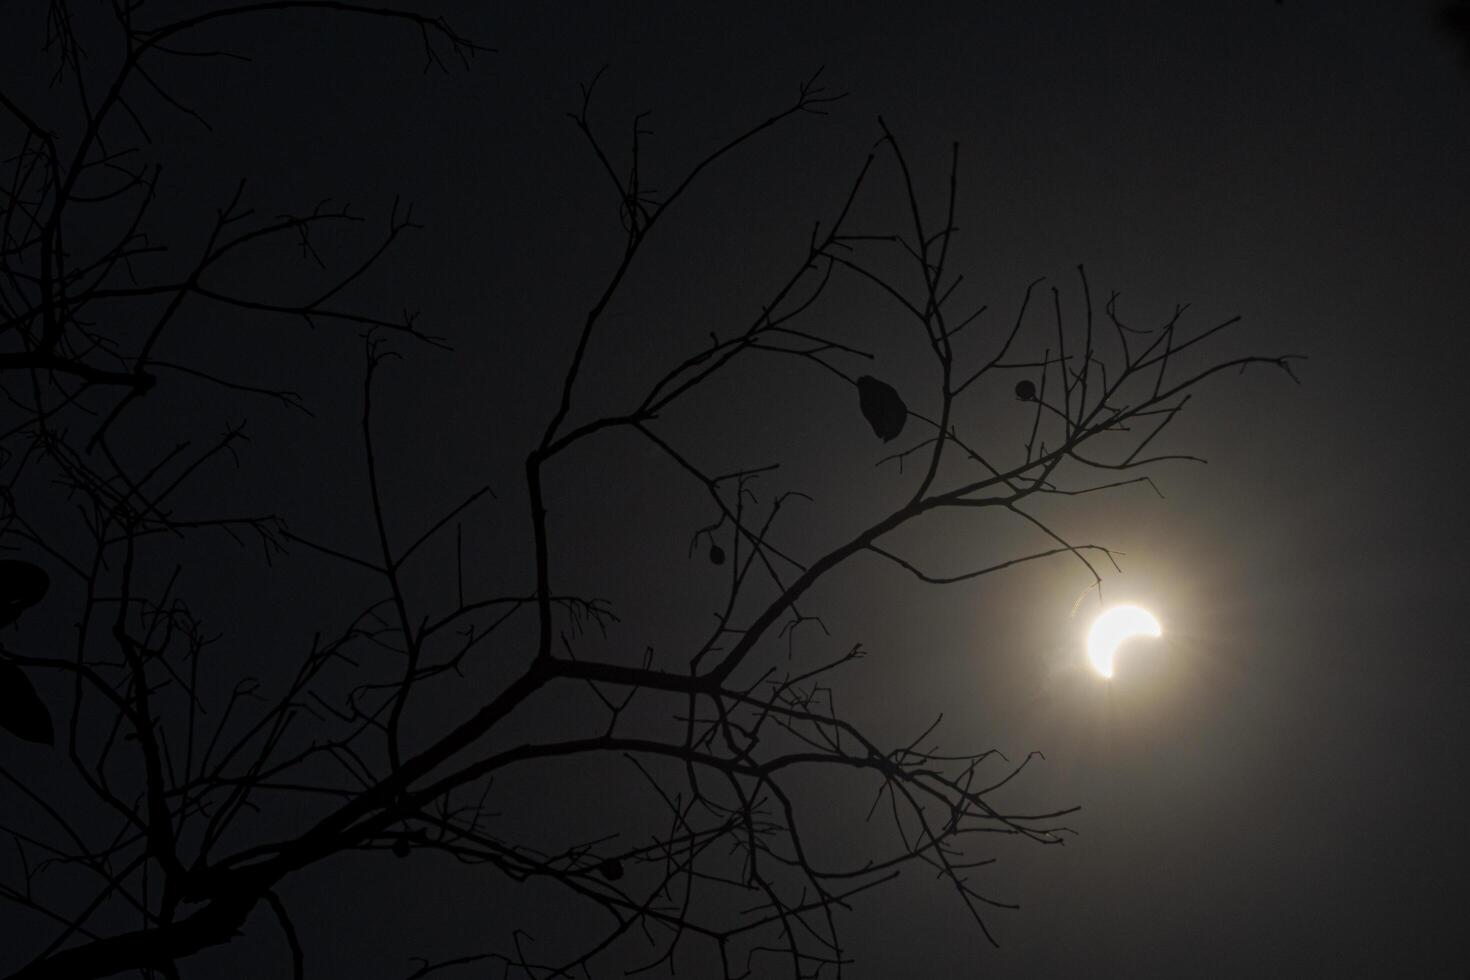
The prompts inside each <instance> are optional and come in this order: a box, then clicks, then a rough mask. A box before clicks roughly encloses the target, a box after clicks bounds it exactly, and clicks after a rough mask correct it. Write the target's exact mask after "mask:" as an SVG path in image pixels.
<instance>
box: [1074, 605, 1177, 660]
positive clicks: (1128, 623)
mask: <svg viewBox="0 0 1470 980" xmlns="http://www.w3.org/2000/svg"><path fill="white" fill-rule="evenodd" d="M1163 632H1164V631H1163V630H1162V629H1161V628H1160V627H1159V621H1158V620H1157V619H1154V618H1153V616H1152V615H1150V614H1149V612H1148V611H1147V610H1145V609H1140V608H1138V607H1137V606H1114V607H1113V608H1111V609H1109V610H1108V611H1107V612H1105V613H1103V614H1102V615H1101V616H1099V617H1097V620H1096V621H1095V622H1094V623H1093V624H1092V629H1091V630H1089V631H1088V633H1087V659H1088V660H1090V661H1092V666H1093V669H1094V670H1096V671H1097V672H1098V673H1099V674H1101V675H1103V676H1104V677H1112V676H1113V654H1114V653H1115V652H1116V651H1117V649H1118V646H1119V644H1121V643H1122V642H1123V641H1124V640H1127V639H1128V638H1129V637H1133V636H1160V635H1162V634H1163Z"/></svg>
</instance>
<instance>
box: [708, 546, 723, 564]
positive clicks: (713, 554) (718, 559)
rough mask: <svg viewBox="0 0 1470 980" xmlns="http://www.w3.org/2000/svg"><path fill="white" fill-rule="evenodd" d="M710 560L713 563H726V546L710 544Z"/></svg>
mask: <svg viewBox="0 0 1470 980" xmlns="http://www.w3.org/2000/svg"><path fill="white" fill-rule="evenodd" d="M709 560H710V563H711V564H714V565H723V564H725V549H724V548H721V547H720V546H719V545H717V544H712V545H710V546H709Z"/></svg>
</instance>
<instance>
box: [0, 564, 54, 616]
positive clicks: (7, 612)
mask: <svg viewBox="0 0 1470 980" xmlns="http://www.w3.org/2000/svg"><path fill="white" fill-rule="evenodd" d="M50 587H51V578H50V576H48V575H47V574H46V571H45V570H44V569H42V568H41V567H39V566H37V565H32V564H31V563H30V562H28V561H18V560H16V559H14V558H7V559H5V560H3V561H0V626H9V625H10V624H11V623H13V622H15V621H16V620H17V619H18V618H20V614H21V613H23V612H25V611H26V610H27V609H29V608H30V607H31V606H34V605H35V604H36V603H38V602H40V601H41V597H42V596H44V595H45V594H46V590H47V589H48V588H50Z"/></svg>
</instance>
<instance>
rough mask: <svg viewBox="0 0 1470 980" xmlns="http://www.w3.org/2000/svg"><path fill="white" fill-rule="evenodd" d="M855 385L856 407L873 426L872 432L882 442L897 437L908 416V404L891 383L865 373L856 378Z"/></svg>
mask: <svg viewBox="0 0 1470 980" xmlns="http://www.w3.org/2000/svg"><path fill="white" fill-rule="evenodd" d="M857 386H858V407H859V408H861V409H862V410H863V418H865V419H867V420H868V424H869V425H871V426H872V427H873V434H874V435H876V436H877V437H878V438H879V439H882V440H883V441H884V442H891V441H892V440H894V439H897V438H898V434H899V433H900V432H902V431H903V424H904V423H905V422H907V421H908V417H909V409H908V406H907V405H905V404H904V403H903V399H902V398H900V397H899V396H898V392H897V391H896V390H894V388H893V386H892V385H889V384H885V383H884V382H882V381H879V380H878V379H877V378H874V377H872V376H871V375H867V374H865V375H863V376H862V377H861V378H858V379H857Z"/></svg>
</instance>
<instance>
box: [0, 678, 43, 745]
mask: <svg viewBox="0 0 1470 980" xmlns="http://www.w3.org/2000/svg"><path fill="white" fill-rule="evenodd" d="M0 727H3V728H4V729H5V730H6V731H8V732H10V734H12V735H14V736H16V737H17V738H23V739H25V740H26V741H27V742H39V743H41V744H42V745H55V744H56V731H55V729H54V728H53V727H52V725H51V712H49V711H47V710H46V705H45V704H44V703H42V701H41V698H40V695H38V694H37V693H36V689H35V688H34V687H33V686H32V685H31V679H30V678H29V677H27V676H26V674H25V671H23V670H21V669H20V668H19V667H18V666H16V665H15V664H13V663H11V662H10V661H9V660H0Z"/></svg>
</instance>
